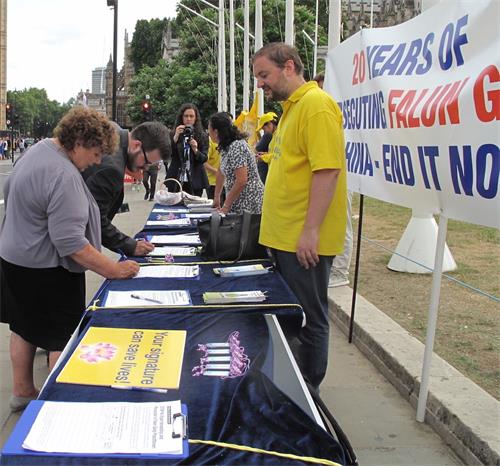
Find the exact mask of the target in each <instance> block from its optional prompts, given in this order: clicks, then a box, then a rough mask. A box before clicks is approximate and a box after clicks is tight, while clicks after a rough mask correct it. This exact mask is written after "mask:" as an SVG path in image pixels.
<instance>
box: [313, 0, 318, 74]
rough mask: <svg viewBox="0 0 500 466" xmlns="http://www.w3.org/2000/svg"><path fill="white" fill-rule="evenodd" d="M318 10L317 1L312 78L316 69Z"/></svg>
mask: <svg viewBox="0 0 500 466" xmlns="http://www.w3.org/2000/svg"><path fill="white" fill-rule="evenodd" d="M318 10H319V0H316V18H315V20H314V58H313V77H314V76H316V71H317V67H318Z"/></svg>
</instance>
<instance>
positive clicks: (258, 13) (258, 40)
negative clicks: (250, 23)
mask: <svg viewBox="0 0 500 466" xmlns="http://www.w3.org/2000/svg"><path fill="white" fill-rule="evenodd" d="M263 45H264V44H263V39H262V0H255V51H256V52H257V50H259V49H261V48H262V46H263ZM254 92H257V99H258V115H259V116H260V115H262V113H263V110H264V93H263V92H262V89H257V80H254Z"/></svg>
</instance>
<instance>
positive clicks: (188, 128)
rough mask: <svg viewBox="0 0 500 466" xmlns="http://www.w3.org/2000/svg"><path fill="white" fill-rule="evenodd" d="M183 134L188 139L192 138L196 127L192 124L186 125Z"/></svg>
mask: <svg viewBox="0 0 500 466" xmlns="http://www.w3.org/2000/svg"><path fill="white" fill-rule="evenodd" d="M182 135H183V136H184V137H185V138H186V139H191V138H192V137H193V135H194V128H193V127H192V126H191V125H187V126H185V127H184V131H183V132H182Z"/></svg>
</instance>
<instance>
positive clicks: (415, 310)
mask: <svg viewBox="0 0 500 466" xmlns="http://www.w3.org/2000/svg"><path fill="white" fill-rule="evenodd" d="M358 213H359V195H356V194H355V195H354V199H353V215H357V214H358ZM410 218H411V209H407V208H404V207H399V206H396V205H393V204H389V203H386V202H382V201H378V200H375V199H372V198H367V197H365V201H364V220H363V236H364V237H366V238H368V239H369V240H372V241H374V242H375V243H377V244H380V245H382V246H384V247H386V248H389V249H390V250H392V251H394V250H395V249H396V246H397V244H398V242H399V240H400V238H401V236H402V234H403V232H404V230H405V228H406V225H407V224H408V222H409V220H410ZM353 228H354V236H355V240H354V253H353V259H352V261H351V275H350V278H351V284H352V282H353V279H354V264H355V255H354V254H355V251H356V236H357V228H358V222H357V220H354V221H353ZM447 244H448V247H449V248H450V251H451V254H452V255H453V258H454V259H455V262H456V263H457V266H458V267H457V270H455V271H453V272H448V273H447V274H448V275H450V276H452V277H454V278H456V279H458V280H461V281H463V282H465V283H467V284H468V285H470V286H472V287H474V288H479V289H480V290H482V291H484V292H486V293H488V294H490V295H493V296H496V297H499V296H500V278H499V273H498V271H499V264H500V233H499V231H498V230H496V229H494V228H486V227H480V226H476V225H472V224H469V223H464V222H458V221H453V220H450V221H449V222H448V236H447ZM391 255H392V254H391V253H390V252H387V251H386V250H384V249H382V248H380V247H378V246H377V245H374V244H372V243H370V242H368V241H362V244H361V259H360V272H359V281H358V293H360V294H361V295H362V296H363V297H365V298H366V299H368V301H370V302H371V303H373V304H374V305H375V306H377V307H378V308H379V309H381V310H383V311H384V312H385V313H386V314H387V315H389V316H390V317H391V318H392V319H394V320H395V321H396V322H398V323H399V324H400V325H401V326H403V327H404V328H405V329H406V330H408V331H409V332H410V333H411V334H412V335H413V336H415V337H416V338H418V339H419V340H420V341H422V342H424V341H425V331H426V326H427V313H428V308H429V302H430V290H431V280H432V275H431V274H408V273H401V272H394V271H392V270H389V269H388V268H387V264H388V263H389V260H390V258H391ZM434 351H435V352H436V353H437V354H439V355H440V356H441V357H442V358H443V359H445V360H446V361H448V362H449V363H450V364H452V365H453V366H455V367H456V368H457V369H458V370H459V371H460V372H462V373H463V374H464V375H465V376H467V377H469V378H470V379H472V380H473V381H474V382H475V383H477V384H478V385H479V386H481V387H482V388H483V389H484V390H486V391H487V392H489V393H490V394H491V395H493V396H494V397H495V398H496V399H500V303H499V302H498V301H494V300H492V299H490V298H487V297H485V296H483V295H481V294H479V293H476V292H474V291H472V290H470V289H467V288H464V287H462V286H460V285H459V284H457V283H455V282H453V281H450V280H448V279H446V278H445V277H443V282H442V287H441V300H440V306H439V319H438V326H437V334H436V341H435V344H434Z"/></svg>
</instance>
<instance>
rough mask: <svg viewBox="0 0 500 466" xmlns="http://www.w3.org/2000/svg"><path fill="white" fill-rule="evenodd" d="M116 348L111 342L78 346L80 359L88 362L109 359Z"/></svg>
mask: <svg viewBox="0 0 500 466" xmlns="http://www.w3.org/2000/svg"><path fill="white" fill-rule="evenodd" d="M117 350H118V348H117V347H116V346H114V345H112V344H111V343H104V342H99V343H96V344H94V345H81V346H80V359H83V360H84V361H85V362H87V363H90V364H96V363H98V362H101V361H110V360H111V359H113V358H114V357H115V355H116V352H117Z"/></svg>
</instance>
